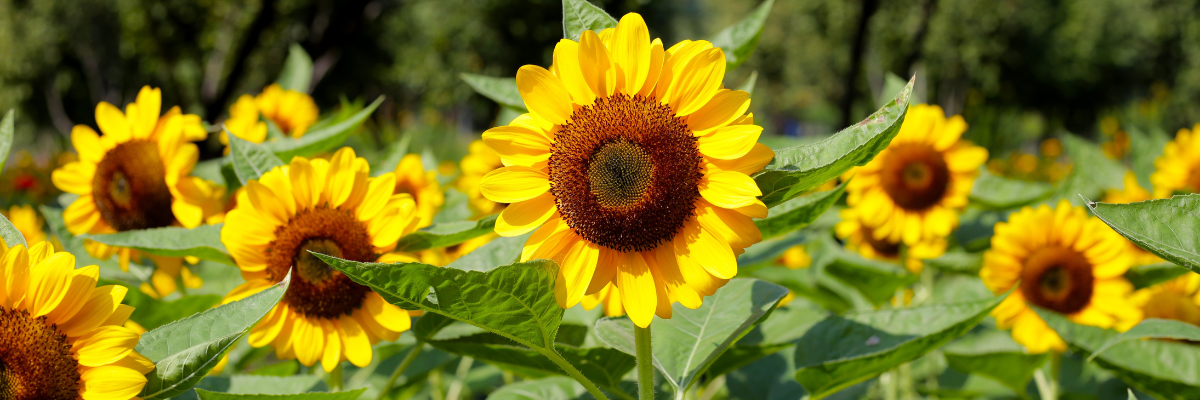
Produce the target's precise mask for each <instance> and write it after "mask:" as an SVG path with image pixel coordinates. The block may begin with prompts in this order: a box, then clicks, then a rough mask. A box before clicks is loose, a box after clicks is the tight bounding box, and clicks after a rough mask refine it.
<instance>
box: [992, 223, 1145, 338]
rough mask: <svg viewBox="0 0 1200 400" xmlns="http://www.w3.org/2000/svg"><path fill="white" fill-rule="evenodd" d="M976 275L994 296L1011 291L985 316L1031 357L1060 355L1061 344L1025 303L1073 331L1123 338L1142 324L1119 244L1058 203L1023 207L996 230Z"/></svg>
mask: <svg viewBox="0 0 1200 400" xmlns="http://www.w3.org/2000/svg"><path fill="white" fill-rule="evenodd" d="M995 232H996V233H995V235H994V236H992V247H991V249H989V250H988V251H987V252H986V253H984V257H983V268H982V269H981V270H980V271H979V276H980V277H981V278H982V279H983V283H984V285H986V286H987V287H988V289H991V291H992V292H993V293H996V294H1000V293H1004V292H1007V291H1008V290H1009V289H1011V288H1013V287H1014V286H1017V287H1018V289H1017V290H1015V291H1013V293H1012V294H1010V295H1009V296H1008V298H1006V299H1004V301H1003V302H1001V303H1000V305H999V306H997V307H996V309H995V310H993V311H992V315H993V316H995V317H996V321H997V326H998V327H999V328H1001V329H1012V331H1013V332H1012V335H1013V339H1014V340H1016V341H1017V343H1020V344H1022V345H1024V346H1025V347H1026V348H1027V349H1029V351H1030V352H1033V353H1044V352H1046V351H1050V350H1054V351H1059V352H1061V351H1064V350H1066V343H1064V342H1063V341H1062V338H1060V337H1059V336H1058V334H1057V333H1055V332H1054V330H1053V329H1051V328H1050V326H1049V325H1046V322H1045V321H1043V320H1042V318H1041V317H1039V316H1038V315H1037V313H1036V312H1034V311H1033V309H1031V308H1029V306H1028V304H1032V305H1035V306H1038V307H1041V308H1044V309H1047V310H1051V311H1054V312H1057V313H1060V314H1064V315H1066V316H1067V318H1069V319H1070V320H1072V321H1075V322H1076V323H1079V324H1084V325H1092V326H1098V327H1102V328H1115V329H1117V330H1119V331H1124V330H1127V329H1129V328H1130V327H1132V326H1133V325H1135V324H1137V323H1138V321H1141V319H1142V312H1141V310H1139V309H1138V307H1137V305H1136V304H1135V302H1134V301H1132V299H1131V297H1130V294H1131V293H1132V292H1133V285H1131V284H1129V282H1128V281H1126V280H1125V278H1124V274H1125V271H1127V270H1129V266H1130V261H1131V256H1130V254H1129V252H1127V251H1125V250H1126V249H1127V247H1126V244H1125V238H1123V237H1121V235H1118V234H1117V233H1116V232H1114V231H1113V230H1112V229H1110V228H1108V226H1106V225H1105V224H1104V222H1102V221H1100V219H1098V218H1096V217H1089V216H1088V215H1087V213H1086V212H1085V211H1084V210H1083V209H1082V208H1079V207H1072V206H1071V204H1070V203H1068V202H1067V201H1066V200H1062V201H1060V202H1059V203H1058V206H1056V207H1055V208H1050V206H1048V205H1044V204H1043V205H1041V206H1038V208H1036V209H1034V208H1031V207H1025V208H1023V209H1021V211H1018V212H1016V213H1014V214H1012V215H1010V216H1009V217H1008V222H1001V223H998V224H996V227H995Z"/></svg>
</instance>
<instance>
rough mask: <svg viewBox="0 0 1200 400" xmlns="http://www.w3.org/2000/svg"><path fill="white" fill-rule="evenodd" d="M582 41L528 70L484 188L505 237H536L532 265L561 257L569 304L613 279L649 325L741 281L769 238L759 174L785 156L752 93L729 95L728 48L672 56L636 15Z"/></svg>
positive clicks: (696, 45)
mask: <svg viewBox="0 0 1200 400" xmlns="http://www.w3.org/2000/svg"><path fill="white" fill-rule="evenodd" d="M580 38H581V39H580V42H578V43H577V42H574V41H571V40H566V39H564V40H561V41H559V42H558V45H557V46H555V48H554V64H553V65H552V66H551V67H550V69H549V70H547V69H544V68H542V67H539V66H535V65H526V66H524V67H521V68H520V70H518V71H517V89H518V91H519V92H520V93H521V96H522V98H523V99H524V100H525V104H526V106H528V108H529V110H530V111H531V112H530V113H529V114H524V115H521V116H519V117H517V118H516V119H515V120H513V121H512V123H510V124H509V125H507V126H501V127H496V128H492V129H489V130H488V131H487V132H484V134H483V140H484V142H485V143H486V144H487V145H488V146H489V147H491V148H492V149H493V150H495V151H496V153H498V154H499V155H500V158H501V160H503V163H504V165H506V166H505V167H503V168H500V169H497V170H495V171H492V172H490V173H488V174H487V175H486V176H484V177H483V180H482V181H481V182H480V184H479V186H480V189H481V190H482V192H483V195H484V196H485V197H487V198H488V199H489V200H492V201H495V202H498V203H510V205H509V206H508V207H507V208H505V209H504V211H503V212H502V213H501V214H500V218H499V219H498V220H497V221H496V232H497V233H499V234H500V235H501V236H517V235H522V234H525V233H527V232H531V231H534V230H536V232H534V233H533V236H531V237H530V238H529V240H528V242H527V243H526V245H525V249H524V251H523V252H522V255H521V259H522V260H528V259H534V258H549V259H554V260H555V261H557V262H558V264H559V266H560V268H559V275H558V281H557V284H556V285H555V295H556V298H557V300H558V304H559V306H561V307H563V308H570V307H572V306H574V305H575V304H577V303H579V301H580V300H581V299H582V298H583V297H584V296H585V295H587V294H590V293H597V292H599V291H601V290H602V289H604V287H606V286H608V285H609V284H610V283H611V284H613V285H615V287H616V288H618V289H620V290H619V293H620V300H621V304H622V306H623V308H624V309H625V312H626V313H628V314H629V316H630V319H632V320H633V322H634V324H637V325H638V326H641V327H646V326H649V324H650V321H651V320H652V319H653V317H654V315H656V314H657V315H658V316H659V317H661V318H670V317H671V304H672V303H674V302H679V303H681V304H683V305H684V306H685V307H689V308H697V307H699V306H700V305H701V302H702V298H703V297H704V296H708V295H711V294H712V293H713V292H715V291H716V290H717V288H720V287H721V286H722V285H724V284H725V282H726V281H727V280H728V279H730V278H732V277H733V276H734V275H736V274H737V262H736V260H735V256H736V254H738V253H740V252H741V251H742V249H744V248H745V247H747V246H749V245H751V244H753V243H756V242H758V241H760V240H761V239H762V236H761V234H760V233H759V231H758V228H757V227H756V226H755V225H754V223H753V221H752V220H751V217H758V218H761V217H765V216H766V215H767V209H766V206H765V205H764V204H763V203H762V202H761V201H759V200H758V198H757V196H759V195H761V194H762V193H761V192H759V189H758V186H757V185H756V184H755V183H754V180H753V179H750V177H749V175H748V174H752V173H754V172H757V171H759V170H761V169H762V168H763V166H765V165H766V164H767V163H768V162H770V160H771V158H772V157H774V152H772V151H771V149H769V148H767V147H766V146H764V145H761V144H758V143H757V141H758V136H759V134H761V133H762V128H761V127H759V126H756V125H754V122H753V117H752V116H751V115H748V114H746V110H747V108H749V106H750V97H749V94H748V93H746V92H743V91H740V90H729V89H723V88H722V87H721V81H722V78H724V75H725V55H724V52H722V51H721V49H720V48H714V47H713V46H712V44H711V43H709V42H706V41H690V40H687V41H683V42H680V43H679V44H676V45H675V46H672V47H671V48H669V49H664V47H663V45H662V42H661V41H660V40H657V39H656V40H654V41H653V42H651V41H650V34H649V31H648V30H647V27H646V23H645V22H644V21H643V20H642V17H641V16H639V15H637V14H626V15H625V16H624V17H623V18H621V21H620V23H618V24H617V27H616V28H613V29H606V30H604V31H602V32H600V33H599V34H597V33H595V32H592V31H585V32H584V33H583V34H582V35H581V36H580Z"/></svg>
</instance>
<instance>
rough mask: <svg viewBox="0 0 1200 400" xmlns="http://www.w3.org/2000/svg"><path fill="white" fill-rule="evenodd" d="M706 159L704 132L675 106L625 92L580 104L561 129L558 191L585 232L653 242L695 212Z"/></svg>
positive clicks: (621, 244) (555, 159) (623, 244)
mask: <svg viewBox="0 0 1200 400" xmlns="http://www.w3.org/2000/svg"><path fill="white" fill-rule="evenodd" d="M700 165H701V156H700V152H699V150H698V149H697V147H696V139H695V138H694V137H693V136H692V132H691V131H690V130H689V129H688V127H687V124H686V122H685V121H684V120H683V119H682V118H678V117H676V116H675V111H674V110H672V109H671V107H670V106H667V105H663V104H661V103H660V102H659V101H658V100H656V99H653V98H647V97H642V96H627V95H624V94H617V95H613V96H611V97H607V98H600V99H597V100H596V102H595V103H594V104H592V105H589V106H585V107H581V108H579V109H577V110H575V112H574V113H573V114H572V115H571V117H570V118H569V119H568V121H567V123H566V124H564V125H563V126H562V129H561V130H560V131H558V132H557V133H556V135H555V142H554V143H553V145H552V147H551V154H550V160H549V170H550V192H551V193H552V194H553V195H554V201H555V205H556V206H557V207H558V211H559V212H560V213H561V214H562V216H563V219H564V220H565V221H566V223H567V225H568V226H570V227H571V228H573V229H574V230H575V232H576V233H578V234H579V235H580V236H582V237H583V238H584V239H586V240H588V241H590V242H592V243H596V244H599V245H602V246H605V247H608V248H610V249H614V250H619V251H645V250H651V249H654V248H655V247H657V246H658V245H659V244H661V243H664V242H666V241H668V240H670V239H671V238H672V237H674V235H675V234H676V233H677V232H678V231H679V229H680V228H682V227H683V224H684V222H686V221H687V219H688V218H689V217H691V215H692V213H693V211H694V210H695V199H696V198H697V197H698V196H699V195H700V191H699V188H698V183H699V181H700V178H701V177H702V176H703V175H702V172H701V170H700Z"/></svg>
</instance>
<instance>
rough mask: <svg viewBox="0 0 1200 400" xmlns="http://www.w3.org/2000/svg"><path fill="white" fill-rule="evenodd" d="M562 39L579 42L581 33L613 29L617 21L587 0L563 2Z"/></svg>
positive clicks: (565, 0)
mask: <svg viewBox="0 0 1200 400" xmlns="http://www.w3.org/2000/svg"><path fill="white" fill-rule="evenodd" d="M562 5H563V6H562V10H563V22H562V26H563V38H566V39H571V40H574V41H576V42H578V41H579V35H582V34H583V31H588V30H590V31H595V32H596V33H600V31H601V30H604V29H608V28H615V27H616V26H617V20H616V19H614V18H613V17H612V16H611V15H608V13H606V12H604V10H602V9H600V7H596V6H594V5H592V3H590V2H588V1H587V0H563V2H562Z"/></svg>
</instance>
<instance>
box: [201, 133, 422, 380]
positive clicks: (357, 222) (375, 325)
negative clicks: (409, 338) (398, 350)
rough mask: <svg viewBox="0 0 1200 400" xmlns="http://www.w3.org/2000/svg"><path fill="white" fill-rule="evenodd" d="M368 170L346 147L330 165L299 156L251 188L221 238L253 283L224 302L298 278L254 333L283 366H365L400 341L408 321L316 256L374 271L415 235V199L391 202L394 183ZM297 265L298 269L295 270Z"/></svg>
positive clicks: (253, 341) (395, 197)
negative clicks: (288, 362) (382, 347)
mask: <svg viewBox="0 0 1200 400" xmlns="http://www.w3.org/2000/svg"><path fill="white" fill-rule="evenodd" d="M369 172H370V171H369V167H368V165H367V161H366V160H364V159H362V158H359V157H356V156H355V155H354V150H351V149H350V148H343V149H341V150H338V151H337V153H335V154H334V155H333V157H332V158H331V159H330V160H329V161H326V160H322V159H315V160H308V159H305V158H303V157H295V158H293V159H292V161H291V163H290V164H288V165H285V166H282V167H276V168H275V169H272V170H271V171H269V172H267V173H265V174H263V175H262V177H261V178H259V179H257V180H251V181H250V182H248V183H247V184H246V191H244V192H242V193H240V194H239V196H238V197H239V198H238V202H237V206H236V207H235V208H234V209H233V210H232V211H230V212H229V214H228V216H227V218H226V222H225V226H224V227H223V228H222V229H221V241H222V242H224V243H225V246H226V247H228V248H229V253H230V254H231V255H232V256H233V259H234V260H235V261H236V262H237V265H238V268H240V269H241V270H242V277H243V278H245V279H246V283H244V284H242V285H240V286H238V287H237V288H235V289H233V291H231V292H230V293H229V294H228V295H226V296H225V300H224V301H225V302H232V301H235V300H239V299H242V298H244V297H246V296H249V295H251V294H254V293H258V292H260V291H262V290H264V289H266V288H268V287H270V286H271V285H274V284H275V283H277V282H279V281H281V280H282V279H283V278H284V277H285V276H287V275H288V273H289V272H291V273H292V281H291V286H290V287H288V290H287V293H286V294H284V297H283V300H281V301H280V302H279V305H277V306H275V308H274V309H272V310H271V311H270V312H268V313H267V315H266V316H265V317H263V319H262V321H260V322H259V323H258V325H256V326H255V327H254V328H253V329H251V331H250V336H249V339H250V345H251V346H254V347H263V346H266V345H268V344H271V345H274V347H275V354H276V355H277V356H278V357H279V358H282V359H291V358H295V359H298V360H300V362H301V363H302V364H304V365H307V366H312V365H314V364H315V363H316V362H318V361H320V362H321V365H322V366H323V367H324V368H325V370H326V371H332V370H333V368H334V367H335V366H337V365H338V363H340V362H341V361H343V360H350V362H351V363H353V364H354V365H357V366H360V367H363V366H366V365H367V364H369V363H370V362H371V356H372V354H371V345H373V344H375V343H378V342H379V341H380V340H388V341H391V340H396V338H397V337H399V335H400V332H403V331H405V330H408V328H409V324H410V323H411V321H410V318H409V314H408V313H407V312H405V311H404V310H401V309H399V308H397V307H396V306H393V305H391V304H388V303H387V302H386V301H384V300H383V298H382V297H379V295H378V294H375V292H372V291H371V289H370V288H368V287H366V286H362V285H359V284H357V283H354V282H352V281H351V280H350V278H348V277H346V276H345V275H343V274H342V273H341V272H338V271H335V270H333V269H331V268H329V266H328V265H326V264H325V262H323V261H321V260H320V259H318V258H316V257H314V256H312V255H311V254H310V253H309V251H310V250H311V251H315V252H319V253H324V254H328V255H332V256H336V257H340V258H344V259H347V260H353V261H360V262H375V261H381V260H379V258H380V257H379V255H380V254H383V253H386V252H388V251H390V250H392V248H394V247H395V246H396V241H397V240H398V239H399V238H400V236H402V235H404V234H407V233H410V232H412V231H414V230H416V226H417V222H418V219H417V217H416V207H415V206H414V204H413V201H412V197H411V196H409V195H407V194H392V190H393V188H395V182H396V176H395V175H394V174H392V173H386V174H383V175H382V176H379V177H377V178H371V177H370V175H369ZM293 266H295V268H293Z"/></svg>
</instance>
